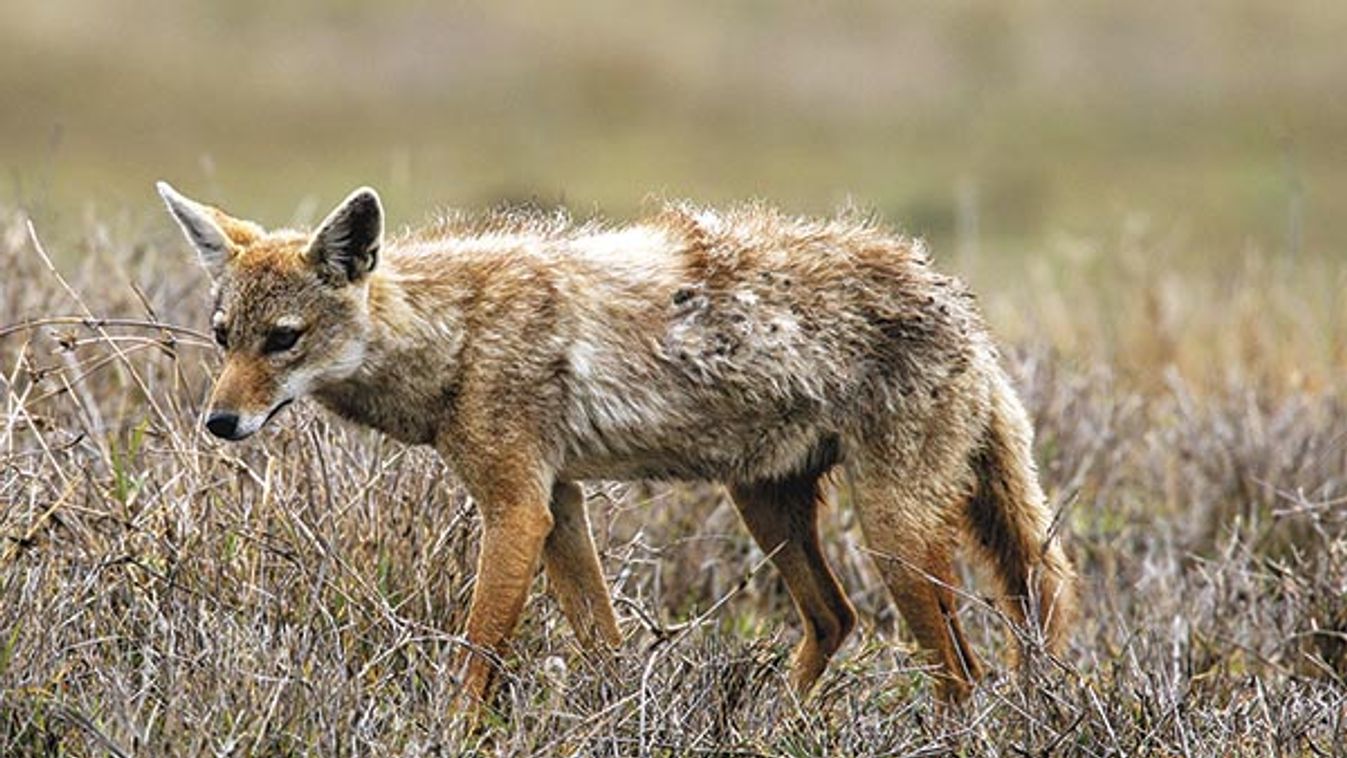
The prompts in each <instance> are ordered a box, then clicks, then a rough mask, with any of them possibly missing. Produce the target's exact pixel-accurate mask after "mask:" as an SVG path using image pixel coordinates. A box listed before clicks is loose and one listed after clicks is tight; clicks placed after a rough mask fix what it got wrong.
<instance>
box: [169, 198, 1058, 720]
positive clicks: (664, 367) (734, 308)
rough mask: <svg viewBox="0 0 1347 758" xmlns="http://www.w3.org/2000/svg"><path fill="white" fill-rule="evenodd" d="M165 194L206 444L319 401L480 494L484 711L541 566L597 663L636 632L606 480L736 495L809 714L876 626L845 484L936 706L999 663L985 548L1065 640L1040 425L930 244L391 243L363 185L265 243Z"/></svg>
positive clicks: (256, 233) (670, 231) (448, 228)
mask: <svg viewBox="0 0 1347 758" xmlns="http://www.w3.org/2000/svg"><path fill="white" fill-rule="evenodd" d="M158 189H159V192H160V194H161V195H162V196H163V198H164V201H165V202H166V203H167V204H168V208H169V210H170V211H171V213H172V215H173V217H174V218H175V219H176V220H177V222H178V224H179V225H180V226H181V227H182V230H183V232H184V233H185V234H186V236H187V239H188V240H189V241H190V242H191V244H192V246H193V247H195V248H196V250H197V252H198V253H199V255H200V259H201V262H202V264H203V265H204V266H205V268H206V269H207V270H208V271H209V273H210V276H211V279H212V281H213V287H212V293H213V298H214V306H213V309H212V315H211V324H212V326H213V328H214V333H215V339H216V341H218V342H219V344H220V346H221V347H222V348H223V349H224V354H225V363H224V369H223V372H222V373H221V374H220V376H219V378H218V380H217V381H216V383H215V387H214V390H213V393H212V396H211V399H210V404H209V409H208V411H207V415H206V422H205V424H206V428H207V429H208V430H209V431H210V433H211V434H213V435H215V436H217V437H221V438H224V439H227V440H241V439H243V438H245V437H247V436H249V435H251V434H253V433H254V432H256V431H257V430H258V429H259V428H261V427H262V426H263V425H264V424H266V423H267V422H268V421H269V420H270V419H271V418H272V417H274V416H275V415H276V414H277V413H278V412H279V411H280V410H281V409H282V408H284V407H285V406H286V405H287V404H289V403H290V402H292V401H293V400H295V399H297V398H299V397H301V396H304V395H309V396H312V397H313V398H314V399H316V400H317V401H318V403H319V404H321V405H323V406H325V407H326V408H328V409H329V410H331V411H333V412H334V413H336V414H337V415H339V416H341V417H343V418H346V419H349V420H352V421H355V422H357V423H360V424H364V425H366V426H370V427H373V428H375V429H379V430H381V431H383V432H384V433H386V434H388V435H390V436H392V437H394V438H396V439H398V440H401V441H403V442H405V443H408V444H415V445H433V446H434V447H435V449H436V450H437V451H438V452H439V453H440V454H441V455H442V456H443V457H444V459H445V460H446V462H447V463H448V464H449V465H450V467H451V468H452V469H453V470H454V472H455V473H456V474H457V475H458V477H460V478H461V480H462V482H463V484H464V486H465V487H466V489H467V491H468V492H469V494H470V495H471V496H472V498H473V500H474V501H475V502H476V504H477V507H478V509H479V510H480V513H481V517H482V525H483V526H482V544H481V556H480V559H479V563H478V569H477V584H476V587H475V589H474V591H473V596H472V604H471V608H470V610H469V615H468V622H467V631H466V636H467V639H468V641H469V642H470V643H472V644H471V645H470V648H471V649H470V650H469V651H468V652H465V653H464V656H465V657H464V661H463V665H464V666H465V667H466V668H465V671H466V678H465V680H464V691H465V692H466V693H467V694H468V699H469V700H470V702H474V703H477V704H481V703H482V702H483V698H485V697H486V695H487V693H488V692H489V690H490V685H491V681H492V678H493V676H494V665H495V664H493V663H492V660H491V659H492V657H493V656H492V655H490V654H488V652H487V651H490V652H492V653H495V652H502V651H504V649H505V646H506V644H507V642H508V639H509V637H510V635H511V633H512V631H513V630H514V628H515V625H516V622H517V621H518V619H519V616H520V613H521V610H522V608H523V606H524V603H525V600H526V599H527V594H528V590H529V585H530V583H531V581H532V579H533V576H534V574H535V572H536V571H537V569H538V566H539V563H541V564H542V566H543V568H544V569H545V571H546V574H547V579H548V587H549V589H550V590H551V591H552V592H553V593H555V596H556V599H557V601H558V604H559V606H560V607H561V609H562V611H563V613H564V614H565V616H566V617H567V620H568V621H569V622H570V625H571V627H572V628H573V630H574V632H575V634H576V636H577V638H578V640H579V642H580V643H581V644H582V645H585V646H587V647H589V648H591V649H594V648H600V649H601V648H603V647H605V646H609V647H615V646H617V645H618V644H619V643H620V642H621V640H622V633H621V631H620V629H619V627H618V624H617V621H616V618H615V616H614V613H613V606H612V602H611V599H610V597H609V594H608V589H607V584H606V581H605V579H604V575H603V571H602V569H601V567H600V564H599V559H598V556H597V554H596V552H595V548H594V542H593V539H592V537H591V535H590V526H589V518H588V515H587V513H586V509H585V498H584V495H583V492H582V490H581V488H580V486H579V484H578V482H579V481H581V480H585V479H617V480H633V479H665V480H711V481H717V482H722V483H724V484H725V485H726V487H727V489H728V491H729V495H730V497H731V499H732V500H733V502H734V504H735V506H736V507H737V508H738V510H739V513H740V515H741V516H742V518H743V522H744V525H745V526H747V527H748V530H749V532H751V533H752V535H753V537H754V539H755V540H756V541H757V543H758V545H759V546H760V547H761V548H762V550H763V551H765V552H767V553H768V554H769V555H770V556H771V560H772V563H773V564H774V565H775V566H776V568H777V569H778V570H779V571H780V573H781V575H782V577H783V578H784V580H785V583H786V586H787V587H788V588H789V590H790V594H791V596H792V598H793V599H794V601H795V605H796V609H797V611H798V613H799V616H800V621H801V623H802V624H803V627H804V633H803V639H802V640H801V641H800V643H799V645H798V647H797V649H796V651H795V654H794V657H793V659H792V664H791V670H790V680H791V683H792V684H793V685H794V687H795V688H796V689H797V690H798V691H799V692H800V693H802V694H805V693H807V692H808V691H809V689H810V687H811V685H813V683H814V682H815V680H817V679H818V677H819V675H820V674H821V673H822V672H823V670H824V668H825V667H826V665H827V663H828V660H829V658H831V657H832V655H833V654H834V653H835V652H836V651H837V649H838V648H839V647H840V646H841V644H842V642H843V640H844V639H845V638H846V637H847V635H848V633H849V632H850V631H851V630H852V627H853V626H854V625H855V621H856V616H855V611H854V610H853V608H852V605H851V603H850V602H849V601H848V600H847V596H846V594H845V593H844V592H843V590H842V588H841V587H840V586H839V584H838V581H837V578H836V577H835V576H834V575H833V573H832V570H831V569H830V568H829V566H828V560H827V558H826V556H825V554H824V551H823V548H822V547H821V546H820V544H819V539H818V531H817V524H816V521H817V516H818V511H819V507H820V504H821V501H822V499H823V498H824V497H825V492H826V487H825V485H826V483H827V481H828V480H827V479H825V477H827V475H828V474H829V472H831V471H833V470H834V469H835V468H839V467H840V469H841V471H842V472H843V473H844V476H843V477H841V478H840V479H839V481H845V482H846V483H847V484H848V485H849V486H850V488H851V491H852V494H853V499H854V502H855V507H856V509H857V512H858V514H859V520H860V523H861V527H862V529H863V531H864V533H865V537H866V540H867V542H868V544H869V546H870V547H871V548H872V549H873V550H874V551H875V553H876V555H877V556H878V557H877V563H878V566H879V569H880V573H881V574H882V576H883V578H884V580H885V582H886V583H887V585H888V589H889V591H890V593H891V594H892V596H893V598H894V600H895V601H896V603H897V606H898V608H899V610H900V611H901V612H902V614H903V617H904V618H905V619H906V621H907V625H908V627H909V629H910V630H911V633H912V635H913V636H914V637H915V638H916V641H917V642H918V643H919V645H920V647H921V648H922V650H923V653H924V655H925V656H927V659H928V660H929V662H930V663H932V664H934V667H935V671H936V678H937V692H938V694H939V695H940V696H941V697H943V698H945V699H953V700H958V699H962V698H963V697H965V696H966V695H967V694H968V693H969V691H970V689H971V687H972V685H973V683H974V681H975V680H976V679H977V678H978V677H979V675H980V674H981V672H982V665H981V664H980V663H979V662H978V659H977V657H976V656H975V655H974V653H973V651H972V650H971V649H970V647H969V645H968V642H967V641H966V639H965V637H964V633H963V631H962V630H961V628H960V625H959V619H958V617H957V615H956V606H957V605H958V603H957V597H956V593H957V589H956V579H955V573H954V569H953V565H952V560H953V553H954V552H955V551H956V548H958V547H959V545H960V543H961V542H966V543H967V544H968V546H969V547H971V550H972V552H973V553H975V554H977V555H979V556H981V557H982V558H984V559H985V560H986V561H987V562H988V563H989V564H990V565H991V567H992V568H993V569H994V573H995V574H996V576H997V577H998V578H999V580H1000V582H1001V584H1002V587H1003V589H1004V595H1005V597H1006V603H1005V605H1006V608H1007V611H1008V613H1009V614H1010V615H1011V616H1012V617H1013V618H1015V619H1016V620H1018V621H1019V622H1022V623H1029V624H1032V626H1031V628H1034V629H1038V630H1039V631H1040V632H1041V634H1042V635H1043V639H1044V640H1045V641H1046V644H1047V646H1048V648H1049V649H1052V650H1060V649H1061V647H1062V646H1063V644H1064V643H1065V639H1066V630H1067V627H1068V625H1069V622H1070V620H1071V617H1072V615H1073V610H1074V594H1073V584H1074V576H1073V571H1072V568H1071V565H1070V563H1069V562H1068V560H1067V558H1066V556H1065V554H1064V553H1063V550H1062V548H1061V546H1060V545H1059V544H1058V541H1057V540H1056V539H1054V538H1052V536H1051V534H1050V528H1049V526H1050V524H1049V522H1050V514H1049V513H1048V511H1047V505H1046V501H1045V498H1044V495H1043V493H1042V491H1041V490H1040V488H1039V483H1038V477H1037V473H1036V471H1035V468H1034V463H1033V459H1032V457H1031V454H1030V446H1031V429H1030V425H1029V422H1028V419H1027V417H1026V414H1025V411H1024V409H1023V408H1022V407H1021V405H1020V402H1019V400H1018V399H1017V398H1016V395H1015V393H1014V391H1013V390H1012V389H1011V387H1010V384H1009V382H1008V381H1007V378H1006V375H1005V373H1004V372H1003V371H1002V369H1001V368H1000V366H999V364H998V359H997V353H996V349H995V348H994V346H993V345H992V342H991V339H990V337H989V336H988V333H987V330H986V327H985V326H984V325H983V322H982V319H981V317H980V316H979V314H978V311H977V309H976V306H975V304H974V302H973V298H972V296H971V295H970V294H969V292H968V291H967V290H966V289H965V288H964V286H963V285H962V284H961V283H960V282H959V281H958V280H956V279H953V278H951V277H948V276H943V275H941V274H939V273H937V272H935V271H934V270H933V269H932V268H931V266H930V263H929V261H928V255H927V253H926V251H925V248H924V247H923V245H922V244H921V243H920V242H917V241H913V240H909V239H907V238H904V237H901V236H898V235H896V234H894V233H892V232H889V231H887V230H885V229H884V228H882V227H881V226H879V225H878V224H876V223H874V222H873V221H869V220H866V219H859V218H854V217H851V216H848V215H845V214H844V215H842V216H839V217H837V218H834V219H831V220H824V221H812V220H805V219H798V218H792V217H788V216H785V215H783V214H781V213H778V212H776V211H773V210H770V209H768V208H766V207H762V206H758V205H754V206H746V207H740V208H737V209H733V210H729V211H726V212H715V211H711V210H706V209H701V208H697V207H694V206H691V205H676V204H674V205H668V206H666V207H665V208H664V209H663V210H662V211H660V212H659V213H657V214H655V215H653V216H652V217H651V218H649V219H647V220H644V221H641V222H638V223H634V224H631V225H626V226H609V225H601V224H595V223H590V224H574V223H571V222H570V221H569V220H568V219H567V218H565V217H564V216H561V215H546V214H537V213H533V214H529V213H524V212H517V211H516V212H498V213H493V214H486V215H477V216H471V215H450V216H448V217H445V218H443V219H442V220H440V221H438V222H437V223H435V224H433V225H431V226H430V227H428V228H425V229H422V230H419V231H411V232H405V233H401V234H397V235H390V236H388V237H385V234H384V217H383V207H382V205H381V203H380V200H379V196H378V195H377V194H376V193H375V192H374V190H372V189H368V188H361V189H358V190H356V191H355V192H353V193H352V194H351V195H350V196H349V197H347V198H346V200H345V201H343V202H342V203H341V204H340V205H339V206H338V207H337V208H336V209H335V210H333V211H332V213H331V214H330V215H328V216H327V218H326V219H325V220H324V221H323V222H322V223H321V224H320V225H319V226H318V228H317V230H316V231H313V232H303V231H293V230H277V231H266V230H264V229H263V228H262V227H260V226H258V225H257V224H255V223H252V222H249V221H243V220H239V219H236V218H233V217H231V216H229V215H227V214H226V213H224V212H222V211H220V210H218V209H216V208H213V207H208V206H205V205H202V204H199V203H197V202H194V201H192V200H189V199H187V198H186V197H183V196H182V195H180V194H178V193H177V192H176V191H174V190H173V188H172V187H170V186H169V185H167V184H165V183H162V182H161V183H160V184H159V185H158Z"/></svg>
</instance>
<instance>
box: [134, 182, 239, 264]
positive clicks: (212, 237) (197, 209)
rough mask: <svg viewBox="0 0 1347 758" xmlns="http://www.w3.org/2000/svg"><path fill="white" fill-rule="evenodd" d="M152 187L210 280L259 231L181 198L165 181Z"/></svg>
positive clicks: (212, 209) (193, 201) (216, 211)
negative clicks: (198, 257)
mask: <svg viewBox="0 0 1347 758" xmlns="http://www.w3.org/2000/svg"><path fill="white" fill-rule="evenodd" d="M155 188H156V189H158V190H159V196H160V197H162V198H164V203H165V204H167V205H168V212H169V213H172V214H173V218H174V220H176V221H177V222H178V226H180V227H182V232H183V234H185V235H187V241H188V242H191V243H192V247H194V248H196V252H197V254H198V255H200V256H201V265H202V266H205V268H206V271H207V272H209V273H210V275H211V278H213V279H218V278H220V275H221V274H223V273H224V269H225V264H227V263H229V259H230V258H232V257H233V256H234V253H236V252H237V251H238V246H239V245H245V244H247V243H248V242H250V241H252V240H253V239H256V238H257V237H258V236H259V235H260V234H261V233H262V230H261V228H260V227H258V226H257V225H256V224H252V223H250V222H247V221H239V220H237V219H232V218H229V217H228V216H226V215H225V214H223V213H221V212H220V211H218V210H215V209H214V208H210V207H207V206H205V205H202V204H201V203H198V202H196V201H195V200H189V199H187V198H186V197H183V196H182V195H181V194H180V193H179V192H178V191H177V190H175V189H173V188H172V187H170V186H169V184H168V182H159V183H158V184H156V185H155ZM222 224H226V225H227V226H228V228H227V229H226V228H225V226H222Z"/></svg>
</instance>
